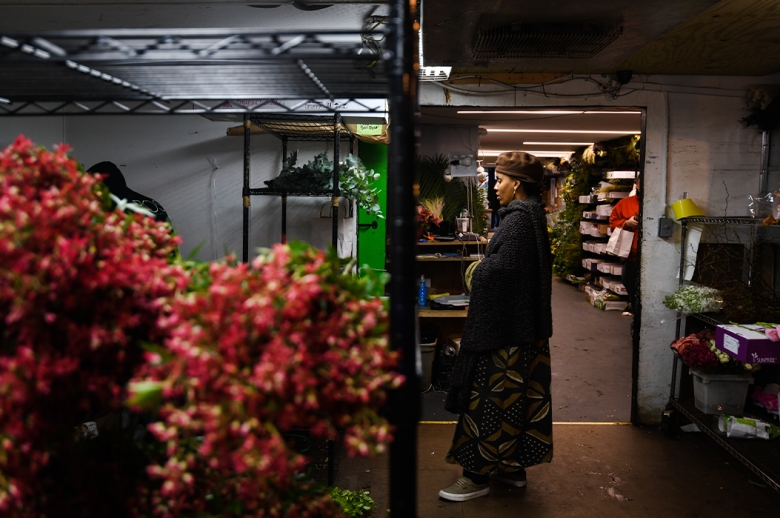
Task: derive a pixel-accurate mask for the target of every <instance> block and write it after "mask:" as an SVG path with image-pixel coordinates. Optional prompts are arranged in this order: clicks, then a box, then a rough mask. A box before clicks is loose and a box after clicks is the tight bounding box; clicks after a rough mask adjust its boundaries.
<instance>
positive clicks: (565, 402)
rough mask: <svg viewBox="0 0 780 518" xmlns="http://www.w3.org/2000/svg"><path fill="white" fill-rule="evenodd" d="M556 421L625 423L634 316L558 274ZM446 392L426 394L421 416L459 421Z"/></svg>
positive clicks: (553, 344)
mask: <svg viewBox="0 0 780 518" xmlns="http://www.w3.org/2000/svg"><path fill="white" fill-rule="evenodd" d="M552 308H553V337H552V339H551V340H550V355H551V362H552V372H553V380H552V397H553V400H552V401H553V421H555V422H626V421H628V420H629V419H630V417H631V336H630V326H631V317H628V316H622V315H621V313H622V312H620V311H601V310H599V309H596V308H594V307H593V306H591V305H590V304H588V301H587V300H586V299H585V295H584V294H583V293H582V292H581V291H578V290H577V289H576V288H575V287H574V286H572V285H571V284H569V283H568V282H566V281H563V280H561V279H559V278H557V277H556V278H554V279H553V289H552ZM444 397H445V394H444V393H443V392H436V391H430V392H427V393H425V394H423V412H422V421H423V422H429V421H436V422H441V421H454V420H455V419H457V416H456V415H455V414H451V413H449V412H447V411H446V410H444Z"/></svg>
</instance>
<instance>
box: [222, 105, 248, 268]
mask: <svg viewBox="0 0 780 518" xmlns="http://www.w3.org/2000/svg"><path fill="white" fill-rule="evenodd" d="M251 125H252V122H251V121H250V120H249V114H248V113H245V114H244V188H243V189H242V192H241V196H242V198H243V205H244V222H243V247H242V248H243V250H242V253H241V259H242V260H243V261H244V262H245V263H248V262H249V207H250V206H251V205H252V202H251V201H250V199H249V135H250V130H251ZM215 259H216V258H215Z"/></svg>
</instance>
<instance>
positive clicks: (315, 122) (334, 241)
mask: <svg viewBox="0 0 780 518" xmlns="http://www.w3.org/2000/svg"><path fill="white" fill-rule="evenodd" d="M252 124H254V125H255V126H258V127H260V128H262V129H263V130H264V131H266V132H267V133H269V134H271V135H273V136H274V137H276V138H278V139H279V140H281V141H282V162H284V160H286V159H287V145H288V143H289V141H290V140H292V141H296V140H297V141H308V142H325V141H330V140H332V141H333V188H332V189H325V190H320V191H304V190H297V189H274V188H269V187H263V188H256V189H252V188H251V187H250V185H249V184H250V174H249V171H250V164H249V161H250V152H249V135H250V133H251V125H252ZM327 124H330V126H331V127H332V128H333V129H327V130H326V129H325V128H324V126H325V125H327ZM312 130H313V131H312ZM342 132H344V133H342ZM345 138H346V139H349V141H350V147H351V144H352V142H353V141H354V138H353V136H352V133H351V132H350V131H349V129H348V128H347V126H346V125H345V124H343V123H342V121H341V114H340V113H335V114H334V115H333V116H332V117H323V116H321V115H270V114H269V115H262V116H259V115H254V116H252V115H249V114H246V115H244V171H245V174H244V187H243V198H244V224H243V230H242V254H241V257H242V260H243V261H244V262H245V263H246V262H249V210H250V209H249V208H250V206H251V201H250V200H249V197H250V196H279V197H281V199H282V218H281V219H282V222H281V223H282V235H281V242H282V243H286V242H287V198H288V197H289V196H310V197H311V196H315V197H330V199H331V219H332V225H333V226H332V234H331V245H332V246H334V247H336V246H337V245H338V235H339V222H338V218H339V197H340V196H341V190H340V189H339V156H340V151H341V150H340V145H341V140H342V139H345Z"/></svg>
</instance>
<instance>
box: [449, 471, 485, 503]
mask: <svg viewBox="0 0 780 518" xmlns="http://www.w3.org/2000/svg"><path fill="white" fill-rule="evenodd" d="M488 493H490V484H475V483H474V482H472V481H471V479H470V478H467V477H460V478H459V479H458V480H457V481H456V482H455V483H454V484H452V485H451V486H450V487H448V488H446V489H442V490H441V491H439V498H443V499H445V500H450V501H452V502H465V501H466V500H472V499H474V498H479V497H480V496H485V495H486V494H488Z"/></svg>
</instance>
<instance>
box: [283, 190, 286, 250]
mask: <svg viewBox="0 0 780 518" xmlns="http://www.w3.org/2000/svg"><path fill="white" fill-rule="evenodd" d="M282 244H283V245H284V244H287V195H286V194H282Z"/></svg>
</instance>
